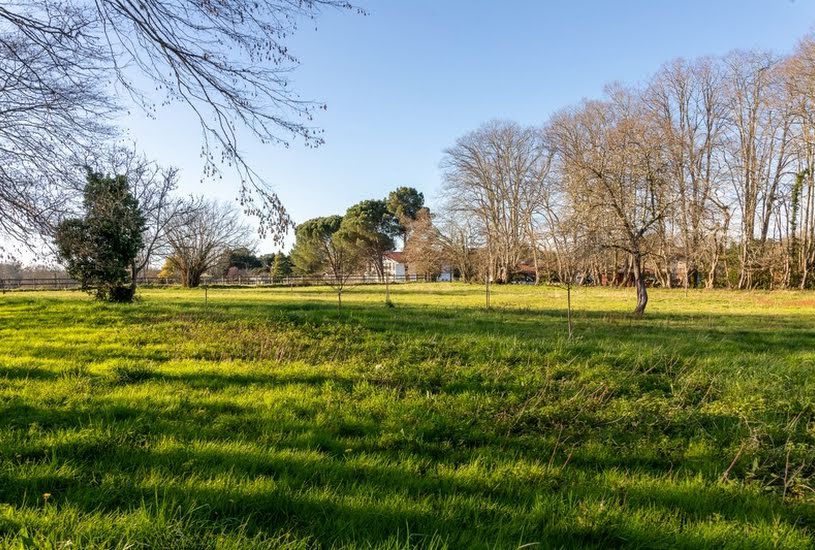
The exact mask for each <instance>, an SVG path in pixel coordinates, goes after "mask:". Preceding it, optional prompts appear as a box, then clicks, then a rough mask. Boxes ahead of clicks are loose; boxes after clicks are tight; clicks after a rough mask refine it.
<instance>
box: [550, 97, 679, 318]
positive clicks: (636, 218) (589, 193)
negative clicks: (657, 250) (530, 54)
mask: <svg viewBox="0 0 815 550" xmlns="http://www.w3.org/2000/svg"><path fill="white" fill-rule="evenodd" d="M649 120H650V119H649V117H647V116H645V113H644V108H643V105H642V102H641V101H639V97H638V95H637V94H636V93H635V92H630V91H626V90H622V89H620V88H612V89H610V90H609V99H608V100H606V101H591V102H584V103H583V104H582V105H581V106H580V107H579V108H577V109H573V110H571V111H566V112H562V113H560V114H559V115H557V116H556V117H555V118H554V119H553V120H552V122H551V124H550V127H549V129H548V135H549V139H550V143H551V144H552V145H553V146H554V147H555V148H556V150H557V152H558V155H560V157H561V162H562V164H563V167H564V169H565V170H566V172H567V173H568V179H567V182H568V186H569V187H568V193H569V196H570V201H571V203H572V207H573V208H574V209H575V210H576V211H579V212H581V214H582V215H583V216H585V219H586V221H587V222H592V223H595V224H596V223H598V222H603V221H605V222H607V223H608V225H606V226H603V227H600V226H595V227H596V228H597V229H598V230H597V231H596V232H595V234H596V235H599V236H600V237H601V238H602V243H603V245H604V246H606V247H613V248H617V249H620V250H623V251H625V252H626V253H627V254H628V256H629V258H630V262H631V264H630V265H631V271H632V275H633V278H634V286H635V287H636V289H637V306H636V308H635V309H634V314H635V315H637V316H641V315H642V314H643V313H644V311H645V307H646V305H647V303H648V291H647V287H646V281H645V273H644V269H643V267H644V264H643V259H644V258H645V256H646V253H647V249H646V244H647V239H646V238H647V236H648V234H649V232H653V230H654V228H655V226H656V224H657V223H658V222H659V221H660V220H661V219H662V217H663V216H664V215H665V210H666V208H667V204H666V201H665V200H664V193H665V188H666V178H665V176H666V173H665V172H666V166H665V160H664V158H663V152H662V150H661V149H660V147H659V141H658V134H657V132H656V131H655V128H654V125H653V124H649Z"/></svg>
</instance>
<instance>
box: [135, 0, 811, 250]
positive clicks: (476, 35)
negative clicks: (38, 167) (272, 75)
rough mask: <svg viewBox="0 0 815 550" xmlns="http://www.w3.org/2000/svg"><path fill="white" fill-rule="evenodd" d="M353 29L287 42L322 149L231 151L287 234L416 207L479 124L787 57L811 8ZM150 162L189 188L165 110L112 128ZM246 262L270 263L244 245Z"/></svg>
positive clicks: (193, 142)
mask: <svg viewBox="0 0 815 550" xmlns="http://www.w3.org/2000/svg"><path fill="white" fill-rule="evenodd" d="M358 5H360V6H361V7H364V8H365V9H366V10H368V11H369V12H370V13H369V15H368V16H367V17H362V16H358V15H353V14H351V13H346V12H335V11H327V12H326V13H325V14H324V16H323V17H321V18H320V19H319V20H318V21H317V27H318V28H317V30H316V31H315V30H314V28H313V26H309V25H304V26H303V27H302V28H301V30H300V31H299V33H298V34H297V35H295V37H294V39H293V40H292V41H291V46H292V48H291V49H292V50H293V52H294V53H295V55H297V56H298V57H299V58H300V60H301V62H302V65H301V66H300V67H299V68H298V69H297V71H296V72H295V73H294V75H293V80H294V82H293V84H294V87H295V89H297V91H299V92H300V93H301V95H302V96H303V97H305V98H310V99H315V100H319V101H324V102H325V103H327V104H328V111H327V112H320V113H319V114H318V118H317V120H316V124H317V125H319V126H320V127H322V128H323V129H324V130H325V134H324V136H325V139H326V144H325V145H324V146H322V147H320V148H319V149H316V150H312V149H308V148H306V147H304V146H302V144H300V143H299V142H295V143H294V144H293V145H292V147H291V148H289V149H284V148H281V147H277V146H261V145H259V144H255V143H251V142H248V141H244V142H243V144H242V145H243V150H244V152H245V154H246V155H247V157H248V158H249V160H250V161H251V162H252V163H253V165H254V166H255V167H256V168H257V170H258V171H259V172H260V174H261V175H262V176H263V177H264V178H265V179H266V180H267V181H269V182H270V183H271V184H272V185H273V186H274V189H275V190H276V192H277V193H278V194H279V195H280V197H281V199H282V200H283V202H284V204H285V205H286V207H287V208H288V209H289V211H290V212H291V214H292V216H293V218H294V219H295V221H297V222H301V221H304V220H306V219H308V218H311V217H314V216H321V215H328V214H334V213H337V214H342V213H343V212H344V211H345V209H346V208H347V207H348V206H350V205H351V204H353V203H355V202H357V201H359V200H362V199H367V198H381V197H384V196H385V195H386V194H387V193H388V192H389V191H390V190H391V189H394V188H396V187H398V186H402V185H407V186H412V187H416V188H417V189H419V190H420V191H422V192H424V194H425V196H426V197H427V199H428V200H429V203H430V204H431V206H432V205H433V202H434V197H435V196H436V195H437V192H438V190H439V187H440V172H439V161H440V160H441V157H442V153H443V150H444V149H445V148H446V147H449V146H450V145H452V144H453V143H454V142H455V140H456V139H457V138H458V137H459V136H461V135H463V134H464V133H466V132H468V131H470V130H473V129H475V128H477V127H478V126H479V125H480V124H482V123H483V122H485V121H487V120H489V119H492V118H508V119H514V120H516V121H518V122H520V123H523V124H540V123H543V122H544V121H545V120H546V119H547V117H548V116H549V115H550V114H551V113H553V112H554V111H557V110H559V109H561V108H563V107H566V106H568V105H570V104H573V103H575V102H578V101H580V99H582V98H584V97H598V96H600V95H601V93H602V89H603V86H604V85H605V84H606V83H608V82H612V81H615V80H616V81H621V82H625V83H637V82H640V81H642V80H644V79H646V78H647V77H648V76H649V75H650V74H652V73H653V72H655V71H656V70H657V69H658V68H659V66H660V65H661V64H663V63H664V62H667V61H669V60H671V59H674V58H677V57H684V58H695V57H699V56H704V55H718V54H724V53H726V52H728V51H730V50H733V49H753V48H760V49H768V50H772V51H775V52H777V53H787V52H789V51H791V50H792V49H793V48H794V46H795V44H796V42H797V41H798V40H799V39H800V38H801V37H802V36H804V35H805V34H806V33H808V32H810V31H812V29H813V25H815V0H796V1H790V0H718V1H716V0H694V1H689V0H683V1H668V0H664V1H658V0H650V1H646V0H607V1H600V0H591V1H590V0H570V1H566V0H551V1H545V0H539V1H532V0H530V1H511V0H507V1H498V0H494V1H489V2H488V1H486V0H382V1H380V2H374V1H372V0H363V1H360V2H358ZM122 125H123V126H127V127H129V128H130V137H131V139H133V140H135V141H136V143H137V145H138V147H139V148H140V149H141V150H142V151H144V152H145V153H147V154H148V155H149V156H150V157H151V158H153V159H155V160H157V161H159V162H161V163H163V164H168V165H175V166H178V167H179V168H181V169H182V191H183V192H185V193H204V194H206V195H210V196H216V197H221V198H224V199H230V198H234V197H235V195H236V192H237V183H234V184H231V183H228V182H227V183H221V184H215V183H208V184H205V185H203V186H202V185H201V183H200V174H201V166H202V164H201V159H200V157H199V152H200V130H199V127H198V125H197V122H196V121H195V120H194V119H193V118H192V117H191V116H188V115H187V114H185V113H184V112H183V110H181V109H180V108H179V107H178V106H174V107H171V108H168V109H165V110H162V111H159V113H158V117H157V119H156V120H148V119H146V118H145V117H143V116H140V115H132V116H130V117H127V118H125V119H123V120H122ZM258 248H259V251H261V252H266V251H270V250H272V246H271V244H268V243H260V244H259V247H258Z"/></svg>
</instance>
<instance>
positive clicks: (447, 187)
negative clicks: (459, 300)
mask: <svg viewBox="0 0 815 550" xmlns="http://www.w3.org/2000/svg"><path fill="white" fill-rule="evenodd" d="M549 159H550V157H549V155H548V150H547V149H546V148H545V147H544V145H543V140H542V135H541V133H540V131H539V130H538V129H536V128H533V127H522V126H519V125H518V124H515V123H514V122H502V121H492V122H489V123H487V124H485V125H484V126H482V127H481V128H479V129H478V130H476V131H474V132H471V133H469V134H467V135H466V136H464V137H462V138H460V139H459V140H458V142H457V143H456V145H455V146H454V147H451V148H450V149H447V150H446V151H445V154H444V159H443V160H442V168H443V170H444V192H445V195H446V197H447V201H448V205H449V207H450V208H453V209H455V210H458V211H459V212H461V213H462V214H464V215H468V216H471V217H472V218H473V219H474V220H475V221H476V222H477V223H478V225H479V227H478V229H479V231H480V232H481V233H482V234H483V235H484V240H485V241H486V246H487V258H488V270H487V271H488V273H487V277H488V279H494V280H496V281H497V282H501V283H505V282H509V280H510V279H511V277H512V272H513V271H514V269H515V268H516V266H517V265H518V262H519V261H520V260H521V256H522V254H523V252H524V242H525V238H526V237H528V235H529V229H530V216H531V213H532V212H533V211H534V210H535V208H534V206H533V205H532V203H533V202H534V201H536V199H537V197H538V193H539V189H540V188H541V186H542V185H543V179H544V178H545V176H546V173H547V172H548V168H549Z"/></svg>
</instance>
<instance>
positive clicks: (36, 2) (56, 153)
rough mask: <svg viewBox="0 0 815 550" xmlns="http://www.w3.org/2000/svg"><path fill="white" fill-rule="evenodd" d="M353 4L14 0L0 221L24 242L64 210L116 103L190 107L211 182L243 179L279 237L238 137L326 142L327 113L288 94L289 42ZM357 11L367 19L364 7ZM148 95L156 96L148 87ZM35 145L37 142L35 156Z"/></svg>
mask: <svg viewBox="0 0 815 550" xmlns="http://www.w3.org/2000/svg"><path fill="white" fill-rule="evenodd" d="M325 8H337V9H342V10H352V9H354V8H353V7H352V6H351V5H350V4H349V3H348V2H346V1H344V0H302V1H296V2H290V1H288V0H224V1H220V2H214V3H213V2H203V1H199V0H174V1H170V2H167V1H160V0H141V1H139V2H133V1H130V0H94V1H92V2H91V1H88V0H65V1H63V2H52V1H50V0H9V1H8V2H4V3H3V4H2V5H0V151H2V153H0V154H1V155H3V156H2V157H0V166H2V167H3V171H2V172H0V201H2V203H0V207H2V209H3V210H2V214H3V215H2V216H0V220H2V221H0V224H2V228H3V229H4V231H5V232H6V233H7V234H11V235H14V236H20V235H19V234H20V231H21V230H23V229H26V228H29V227H31V226H34V227H41V226H42V225H44V224H45V225H47V224H48V221H49V214H50V212H51V210H52V209H54V208H58V205H59V204H60V199H59V197H58V196H57V197H55V196H54V193H56V192H61V191H62V188H61V186H60V183H61V182H62V181H64V180H63V178H62V170H63V169H64V167H65V166H68V165H70V163H69V162H65V160H66V159H67V158H70V156H71V154H72V153H75V152H76V151H75V150H76V149H81V148H82V147H84V146H88V145H90V144H94V143H98V142H100V141H102V140H104V139H105V138H106V133H105V131H104V130H105V129H106V128H105V126H104V122H105V121H106V119H107V117H106V115H108V114H110V113H111V111H112V110H113V107H114V105H113V104H112V102H111V101H110V100H109V97H111V96H116V97H118V98H119V99H122V100H128V101H131V102H134V103H135V104H137V105H138V106H140V107H141V108H143V109H145V110H146V111H147V113H148V114H150V115H152V116H157V114H158V109H159V108H160V107H161V106H165V105H167V104H170V103H180V104H183V105H185V106H186V107H187V108H188V109H189V110H190V111H191V112H192V113H194V114H195V116H196V117H197V118H198V120H199V122H200V127H201V131H202V156H203V158H204V159H205V166H204V174H205V176H215V177H219V176H220V175H221V174H222V171H223V167H232V168H233V169H236V170H237V172H238V174H239V175H240V178H241V188H240V201H241V204H242V206H243V207H244V210H245V211H246V212H248V213H251V214H254V215H256V216H257V217H258V219H259V222H260V230H261V232H262V233H263V232H271V233H272V235H273V236H274V237H275V238H277V239H282V238H283V236H284V234H285V232H286V231H287V230H288V228H289V227H290V226H291V220H290V219H289V216H288V213H287V212H286V210H285V208H284V207H283V205H282V204H281V203H280V201H279V199H278V198H277V196H276V195H275V194H274V193H273V192H272V191H271V190H270V188H269V187H268V185H267V184H266V183H264V181H263V179H262V178H261V177H260V176H259V175H258V174H257V173H256V171H255V170H253V169H252V167H251V165H250V163H249V162H248V161H247V159H245V158H244V156H243V155H242V154H241V152H240V148H239V136H241V135H250V136H252V137H253V138H255V139H257V140H259V141H260V142H261V143H276V144H282V145H285V146H288V145H289V144H290V142H291V140H292V139H295V138H300V139H302V140H303V141H304V142H305V144H306V145H308V146H318V145H320V144H321V143H322V141H323V138H322V135H321V133H320V132H319V130H317V129H316V128H314V127H313V125H312V123H313V122H312V119H313V116H314V113H315V112H316V111H317V110H320V109H324V108H325V105H323V104H320V103H315V102H312V101H309V100H304V99H302V98H300V97H299V96H298V95H297V94H296V93H295V92H294V91H293V90H292V88H291V86H290V85H289V84H290V82H289V74H290V73H291V71H292V70H293V69H294V68H295V67H296V66H297V64H298V60H297V58H296V57H295V56H294V54H293V53H292V52H291V51H290V49H289V47H288V45H287V39H288V38H289V37H290V36H291V35H292V34H293V33H294V32H295V31H296V30H297V27H298V25H299V24H300V23H302V22H303V21H310V20H313V19H315V18H316V17H317V16H318V15H319V14H320V13H321V11H322V10H323V9H325ZM357 11H360V10H357ZM146 89H150V90H151V91H150V93H147V92H146ZM26 145H27V147H26Z"/></svg>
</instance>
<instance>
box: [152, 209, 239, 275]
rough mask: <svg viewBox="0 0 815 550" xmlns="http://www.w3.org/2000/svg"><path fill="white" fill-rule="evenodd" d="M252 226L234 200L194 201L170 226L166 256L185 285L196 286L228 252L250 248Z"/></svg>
mask: <svg viewBox="0 0 815 550" xmlns="http://www.w3.org/2000/svg"><path fill="white" fill-rule="evenodd" d="M251 234H252V229H251V227H249V226H248V225H246V224H245V223H244V222H243V221H242V220H241V213H240V211H239V210H238V209H237V208H236V207H235V206H234V205H233V204H232V203H222V202H215V201H208V200H204V199H197V200H195V202H194V204H192V205H190V206H189V207H188V208H185V209H184V211H183V212H182V213H180V214H179V215H177V216H175V217H174V219H173V223H172V224H171V225H170V227H168V228H167V242H168V244H169V247H170V250H171V253H170V255H169V256H168V257H167V260H168V261H169V263H170V265H171V266H172V267H173V270H174V271H175V272H176V273H178V275H179V276H180V278H181V284H182V285H183V286H185V287H197V286H198V285H200V284H201V277H202V275H204V274H205V273H206V272H207V270H209V269H212V267H213V266H215V265H216V264H217V262H218V260H219V259H220V258H221V257H222V256H223V254H224V253H225V252H227V251H228V250H231V249H235V248H240V247H248V245H249V243H250V242H251Z"/></svg>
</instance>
